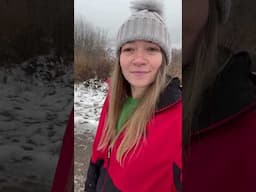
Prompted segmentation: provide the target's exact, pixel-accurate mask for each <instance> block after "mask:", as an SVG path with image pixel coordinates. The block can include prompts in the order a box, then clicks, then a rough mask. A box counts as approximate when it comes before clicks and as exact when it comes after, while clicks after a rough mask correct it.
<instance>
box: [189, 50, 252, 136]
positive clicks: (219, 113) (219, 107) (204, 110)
mask: <svg viewBox="0 0 256 192" xmlns="http://www.w3.org/2000/svg"><path fill="white" fill-rule="evenodd" d="M250 65H251V61H250V59H249V56H248V54H247V53H246V52H239V53H237V54H234V55H233V56H232V57H231V58H229V59H228V60H227V61H226V64H225V66H224V67H223V70H222V71H221V72H220V74H219V75H218V77H217V79H216V81H215V83H214V85H213V86H212V87H211V88H209V89H208V90H207V91H206V92H205V94H204V97H203V98H204V100H203V101H202V105H201V110H200V113H199V116H198V121H197V123H196V122H193V132H194V133H197V134H198V133H200V132H205V131H206V130H212V128H213V127H219V125H220V123H221V122H227V121H226V120H230V119H232V118H231V117H236V116H237V115H236V114H239V113H241V112H242V111H245V109H246V108H248V106H250V105H251V104H253V103H254V102H255V85H253V83H252V82H251V80H250V78H249V74H250ZM214 125H218V126H214Z"/></svg>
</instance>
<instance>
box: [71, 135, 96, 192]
mask: <svg viewBox="0 0 256 192" xmlns="http://www.w3.org/2000/svg"><path fill="white" fill-rule="evenodd" d="M93 138H94V136H93V135H92V134H91V133H85V134H77V135H75V162H74V163H75V165H74V174H75V176H74V184H75V187H74V192H83V189H84V181H85V177H86V173H87V169H88V166H89V161H90V157H91V148H92V141H93Z"/></svg>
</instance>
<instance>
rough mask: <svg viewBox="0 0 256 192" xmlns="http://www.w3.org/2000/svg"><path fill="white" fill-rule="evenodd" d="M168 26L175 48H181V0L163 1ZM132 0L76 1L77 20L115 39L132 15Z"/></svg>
mask: <svg viewBox="0 0 256 192" xmlns="http://www.w3.org/2000/svg"><path fill="white" fill-rule="evenodd" d="M163 1H164V14H165V18H166V24H167V25H168V28H169V31H170V34H171V40H172V44H173V47H178V48H180V47H181V32H182V29H181V26H182V25H181V17H182V15H181V14H182V13H181V0H163ZM130 2H131V0H75V19H76V18H78V17H81V18H82V19H85V20H87V21H89V22H90V23H91V24H93V25H94V26H96V27H100V28H103V29H104V30H106V31H107V34H108V36H109V38H111V39H114V37H115V35H116V33H117V30H118V29H119V27H120V26H121V24H122V23H123V22H124V21H125V20H126V19H127V18H128V17H129V16H130V15H131V9H130V8H129V7H130Z"/></svg>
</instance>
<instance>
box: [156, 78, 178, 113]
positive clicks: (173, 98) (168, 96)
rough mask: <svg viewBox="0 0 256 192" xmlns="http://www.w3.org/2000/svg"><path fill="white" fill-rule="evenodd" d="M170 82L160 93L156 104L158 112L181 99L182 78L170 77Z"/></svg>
mask: <svg viewBox="0 0 256 192" xmlns="http://www.w3.org/2000/svg"><path fill="white" fill-rule="evenodd" d="M169 81H170V82H169V84H168V85H167V87H166V88H165V89H164V91H163V92H162V93H161V94H160V97H159V101H158V103H157V105H156V112H159V111H162V110H164V109H166V108H169V107H170V106H172V105H174V104H175V103H177V102H178V101H179V100H181V89H180V86H181V85H180V80H179V79H178V78H173V79H169Z"/></svg>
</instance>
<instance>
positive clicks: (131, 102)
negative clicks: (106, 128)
mask: <svg viewBox="0 0 256 192" xmlns="http://www.w3.org/2000/svg"><path fill="white" fill-rule="evenodd" d="M138 103H139V100H138V99H133V98H132V97H128V98H127V100H126V101H125V102H124V104H123V107H122V110H121V114H120V117H119V120H118V123H117V133H118V132H119V131H120V130H121V128H122V126H123V125H124V122H125V121H126V120H127V119H129V118H130V116H131V114H132V113H133V111H134V109H135V108H136V106H137V105H138Z"/></svg>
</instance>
